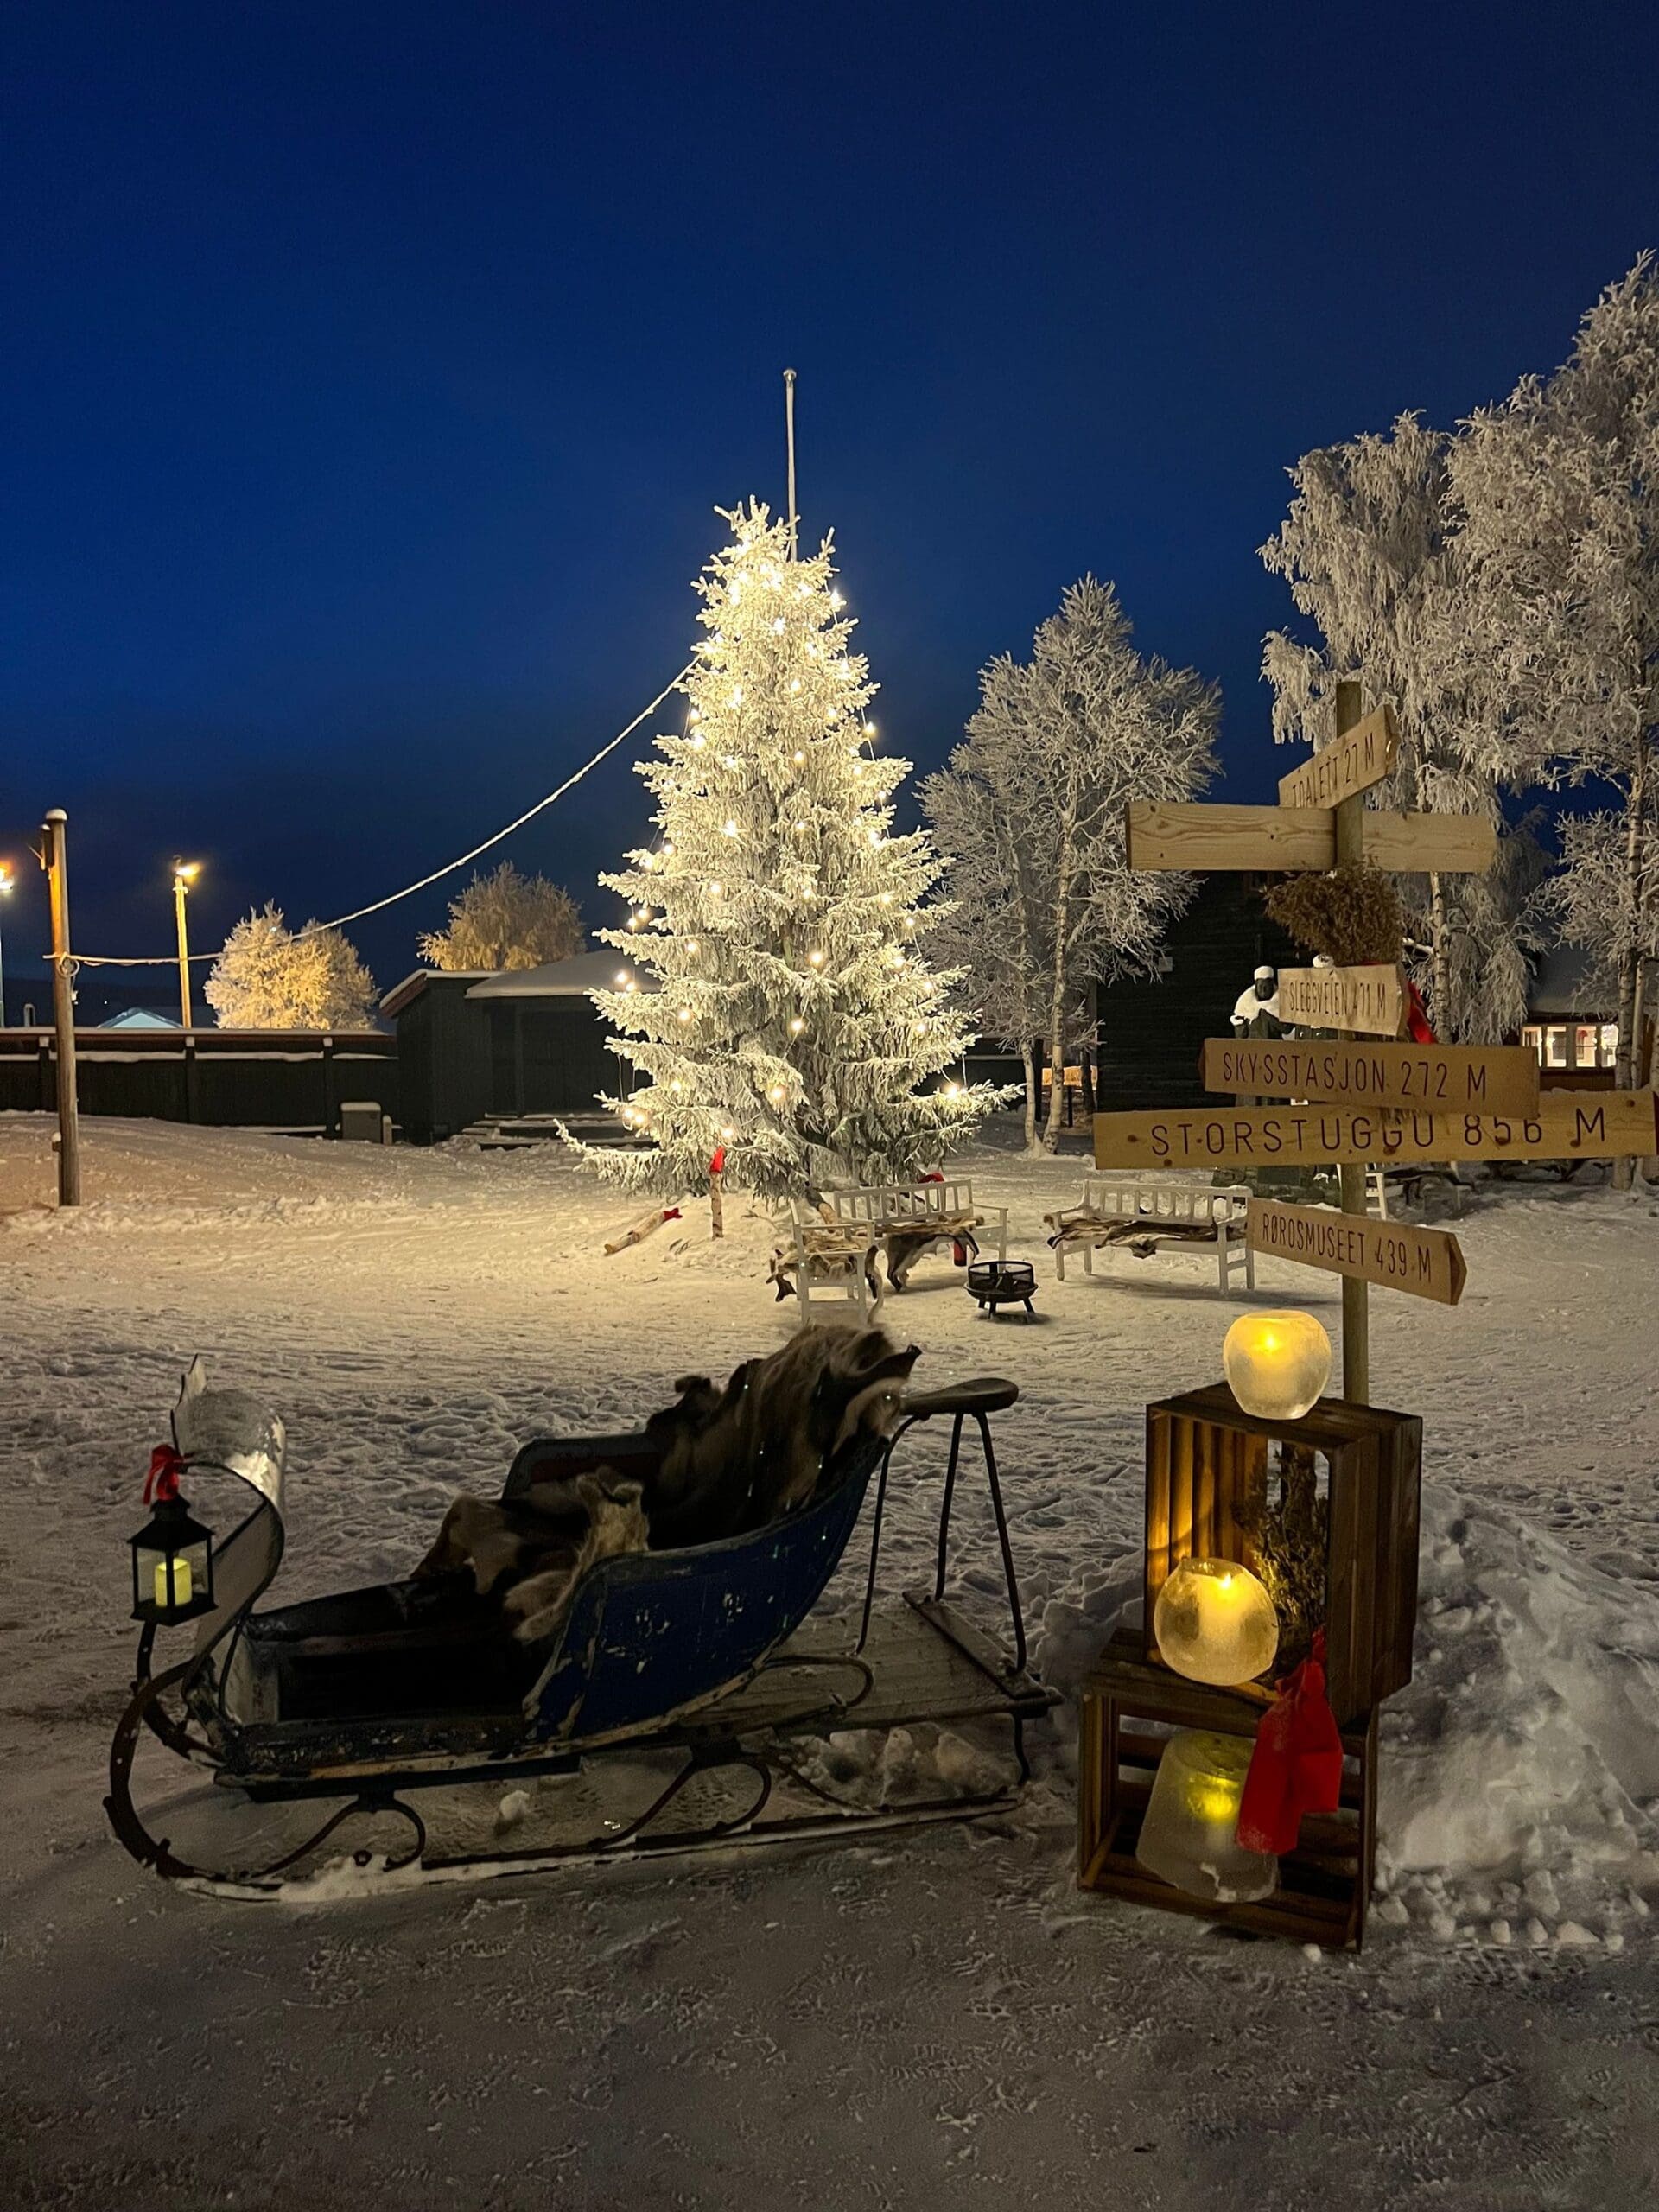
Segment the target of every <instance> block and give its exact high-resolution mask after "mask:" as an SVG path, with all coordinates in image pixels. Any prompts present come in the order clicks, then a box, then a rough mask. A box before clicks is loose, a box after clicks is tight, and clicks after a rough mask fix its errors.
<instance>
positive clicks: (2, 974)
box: [0, 861, 17, 1029]
mask: <svg viewBox="0 0 1659 2212" xmlns="http://www.w3.org/2000/svg"><path fill="white" fill-rule="evenodd" d="M16 888H17V880H16V877H15V876H14V875H13V874H12V872H11V862H10V861H0V899H10V896H11V894H12V893H13V892H14V891H15V890H16ZM5 1026H6V956H5V948H4V946H3V944H0V1029H3V1028H4V1027H5Z"/></svg>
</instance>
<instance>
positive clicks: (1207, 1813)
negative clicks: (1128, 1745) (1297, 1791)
mask: <svg viewBox="0 0 1659 2212" xmlns="http://www.w3.org/2000/svg"><path fill="white" fill-rule="evenodd" d="M1250 1750H1251V1745H1250V1740H1249V1738H1248V1737H1246V1736H1220V1735H1216V1734H1214V1733H1212V1732H1211V1731H1210V1730H1208V1729H1205V1728H1180V1729H1178V1730H1177V1731H1176V1732H1175V1733H1174V1735H1173V1736H1172V1737H1171V1738H1170V1739H1169V1742H1168V1743H1167V1745H1166V1746H1165V1749H1164V1756H1163V1758H1161V1759H1160V1761H1159V1764H1158V1772H1157V1774H1156V1776H1155V1777H1154V1780H1153V1785H1152V1796H1151V1799H1150V1801H1149V1802H1148V1803H1147V1816H1146V1818H1145V1820H1144V1821H1142V1822H1141V1840H1140V1841H1139V1842H1138V1843H1137V1844H1136V1845H1135V1857H1136V1858H1137V1859H1139V1860H1140V1862H1141V1865H1142V1866H1144V1867H1146V1868H1147V1871H1148V1872H1151V1873H1154V1874H1156V1875H1157V1876H1159V1878H1160V1879H1161V1880H1163V1881H1166V1882H1169V1883H1171V1884H1173V1886H1174V1887H1175V1888H1176V1889H1178V1890H1184V1891H1185V1892H1186V1894H1187V1896H1188V1897H1204V1898H1205V1899H1207V1900H1208V1901H1209V1902H1210V1903H1211V1904H1247V1903H1249V1900H1250V1899H1252V1898H1254V1897H1268V1896H1269V1895H1270V1894H1271V1892H1272V1891H1273V1890H1274V1886H1275V1885H1276V1884H1277V1882H1278V1879H1279V1862H1278V1860H1277V1859H1274V1857H1273V1856H1272V1855H1271V1854H1270V1853H1265V1852H1260V1851H1245V1850H1243V1848H1241V1847H1240V1845H1239V1843H1238V1840H1237V1837H1236V1830H1237V1827H1238V1808H1239V1804H1240V1802H1241V1800H1242V1799H1243V1795H1244V1777H1245V1776H1246V1775H1247V1774H1248V1773H1249V1766H1250Z"/></svg>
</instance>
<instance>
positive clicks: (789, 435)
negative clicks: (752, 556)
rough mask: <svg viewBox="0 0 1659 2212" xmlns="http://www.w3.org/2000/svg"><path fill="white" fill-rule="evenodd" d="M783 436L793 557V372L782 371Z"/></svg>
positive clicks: (796, 524) (796, 520)
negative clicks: (786, 451)
mask: <svg viewBox="0 0 1659 2212" xmlns="http://www.w3.org/2000/svg"><path fill="white" fill-rule="evenodd" d="M784 438H785V443H786V444H787V446H788V448H789V557H790V559H791V561H792V560H793V559H794V558H795V539H796V534H797V531H798V529H799V526H800V518H799V516H798V515H797V513H796V512H795V372H794V370H793V369H785V371H784Z"/></svg>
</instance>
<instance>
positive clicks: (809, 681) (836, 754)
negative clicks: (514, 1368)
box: [589, 504, 1001, 1198]
mask: <svg viewBox="0 0 1659 2212" xmlns="http://www.w3.org/2000/svg"><path fill="white" fill-rule="evenodd" d="M724 519H725V520H726V521H728V523H729V524H731V528H732V537H731V542H730V543H728V545H726V546H724V547H723V548H722V549H721V550H720V551H719V552H718V553H716V554H715V556H714V558H713V560H712V561H711V562H710V563H709V566H708V567H707V569H705V570H704V572H703V574H702V577H701V578H700V579H699V580H698V584H697V589H698V592H699V594H700V595H701V598H702V612H701V614H700V616H699V618H698V619H699V620H700V621H701V623H702V629H703V637H702V641H701V643H700V645H699V646H698V649H697V652H696V657H695V666H694V671H693V673H692V674H691V675H690V677H687V679H686V682H685V685H684V690H685V693H686V696H687V700H688V708H687V713H686V717H685V728H684V730H683V733H682V734H679V735H677V736H659V737H658V739H657V741H656V751H655V753H654V754H653V756H652V758H650V759H649V760H645V761H642V762H641V763H640V764H639V773H640V774H641V775H642V776H643V777H644V778H645V782H646V784H647V785H648V786H649V787H650V789H651V791H652V795H653V797H654V798H655V799H656V801H657V808H656V813H655V815H654V817H653V819H654V821H655V823H656V824H657V828H658V832H659V835H658V839H657V841H656V842H655V844H654V845H653V846H652V847H651V848H649V849H641V850H639V851H636V852H633V853H631V854H629V855H628V856H627V858H628V863H629V864H628V866H627V867H626V868H624V869H622V870H621V871H620V872H619V873H618V874H614V875H606V876H603V877H601V881H602V882H603V883H605V884H607V886H608V887H610V888H612V889H613V890H615V891H618V892H620V893H621V894H622V896H623V897H624V898H625V899H627V900H628V901H629V902H630V906H631V910H632V911H631V918H630V921H629V924H628V926H627V927H626V928H625V929H620V930H610V931H601V932H600V934H601V937H602V938H604V941H605V942H606V943H607V944H613V945H615V946H616V947H617V948H618V950H619V951H620V953H621V955H622V956H623V957H622V960H621V963H620V966H619V969H618V974H617V982H616V988H614V989H612V990H607V991H602V992H596V993H595V994H594V1001H595V1003H596V1004H597V1005H598V1007H599V1008H600V1010H601V1013H602V1014H604V1015H606V1016H607V1019H608V1020H610V1021H611V1022H613V1024H614V1025H615V1027H616V1029H617V1031H618V1032H619V1034H618V1035H617V1036H615V1037H613V1039H611V1040H610V1042H611V1049H612V1050H613V1051H614V1052H619V1053H620V1055H621V1056H622V1057H623V1058H626V1059H627V1060H629V1061H631V1062H632V1065H633V1066H634V1068H635V1069H636V1070H637V1071H639V1077H640V1080H639V1082H638V1083H637V1084H636V1085H635V1087H634V1088H633V1090H632V1092H631V1093H630V1095H629V1096H627V1097H626V1099H613V1100H611V1101H609V1102H608V1103H611V1104H612V1105H613V1106H615V1107H616V1109H617V1110H618V1111H619V1112H620V1113H621V1114H622V1116H623V1117H624V1119H625V1120H626V1121H628V1122H629V1123H630V1125H631V1126H632V1127H634V1128H638V1129H639V1130H640V1131H641V1132H642V1133H643V1134H644V1135H646V1136H647V1137H648V1138H649V1140H650V1142H649V1145H648V1146H647V1147H646V1148H645V1149H643V1150H641V1151H639V1152H636V1153H633V1154H626V1153H615V1152H594V1153H592V1154H589V1157H590V1158H591V1159H592V1160H593V1162H594V1165H595V1166H597V1167H598V1168H599V1169H600V1171H601V1173H604V1174H606V1175H607V1176H608V1177H609V1178H611V1179H613V1180H617V1181H620V1182H624V1183H626V1184H627V1185H629V1186H630V1187H632V1188H637V1189H639V1190H642V1191H647V1192H664V1193H672V1194H677V1193H679V1192H688V1191H690V1192H699V1191H702V1190H706V1189H707V1188H708V1187H709V1163H710V1161H711V1160H712V1159H713V1157H714V1155H715V1153H716V1152H717V1151H719V1150H720V1149H721V1147H724V1153H725V1161H724V1170H725V1176H726V1179H727V1181H728V1184H729V1183H736V1184H741V1185H745V1186H747V1188H749V1189H751V1190H753V1191H756V1192H760V1194H761V1195H763V1196H764V1197H766V1198H783V1197H785V1196H789V1195H799V1194H804V1193H806V1192H811V1191H817V1190H819V1189H822V1188H823V1186H825V1185H829V1184H832V1183H846V1182H848V1181H857V1182H889V1181H895V1180H909V1179H912V1178H914V1177H915V1176H917V1175H918V1174H919V1173H923V1172H924V1171H925V1170H927V1169H930V1168H932V1167H935V1166H938V1163H939V1160H940V1159H941V1158H942V1156H943V1155H944V1153H945V1152H946V1151H947V1150H948V1148H949V1147H951V1146H952V1145H955V1144H957V1143H960V1142H961V1141H963V1139H965V1138H967V1137H969V1136H970V1135H972V1133H973V1131H974V1129H975V1128H976V1126H977V1124H978V1123H979V1122H980V1120H981V1119H982V1116H984V1115H985V1114H987V1113H988V1112H989V1111H990V1110H991V1109H993V1108H994V1107H995V1105H997V1104H998V1103H1000V1102H1001V1093H1000V1092H998V1091H996V1090H993V1089H990V1088H989V1087H987V1086H983V1085H981V1086H977V1087H974V1088H969V1087H966V1086H964V1085H963V1084H960V1083H958V1082H955V1081H952V1080H950V1079H949V1076H948V1071H949V1070H950V1068H951V1067H952V1065H954V1064H955V1063H956V1062H957V1061H958V1060H959V1059H960V1057H961V1054H962V1052H963V1046H964V1044H965V1042H966V1039H967V1038H968V1037H969V1035H970V1034H971V1025H970V1024H969V1022H968V1021H967V1020H964V1019H963V1016H962V1014H960V1013H958V1012H955V1011H952V1010H950V1005H949V995H950V988H951V986H952V985H953V984H954V983H955V982H956V981H957V975H956V973H955V972H946V973H941V974H936V973H934V972H933V971H932V970H931V969H930V968H929V967H928V965H927V963H926V961H925V958H924V957H923V956H922V953H921V951H920V950H919V946H918V939H919V938H921V937H922V935H923V934H924V932H925V927H926V925H927V922H928V920H929V919H930V918H931V917H932V915H935V914H937V913H938V912H940V911H942V910H940V909H938V908H935V909H933V910H931V913H930V911H929V910H927V909H925V908H924V907H923V906H922V904H921V902H922V900H923V899H925V895H926V893H927V892H928V891H929V889H930V887H931V886H932V884H933V883H934V882H935V880H937V878H938V875H939V874H940V873H941V863H940V862H939V861H938V860H937V859H936V858H935V857H934V855H933V852H932V849H931V845H930V843H929V841H928V839H927V836H926V835H925V833H924V832H919V831H915V832H912V833H910V834H908V835H905V836H895V835H894V834H893V806H892V800H893V792H894V791H895V790H896V788H897V787H898V785H899V784H900V783H901V782H902V781H903V779H904V778H905V776H906V773H907V772H908V770H909V766H910V764H909V762H908V761H905V760H893V759H892V758H881V757H880V756H879V755H878V754H877V753H876V752H875V750H874V734H875V733H874V728H873V726H872V725H871V724H870V723H869V722H868V721H867V720H866V718H865V710H866V709H867V707H868V704H869V702H870V699H871V697H872V696H873V693H874V685H873V684H872V683H870V681H869V677H868V671H867V668H866V664H865V662H864V660H863V658H862V657H861V655H859V654H857V653H855V652H850V651H849V639H850V636H851V633H852V628H853V625H852V621H851V620H850V618H849V616H848V615H847V614H846V613H843V611H842V607H843V601H842V595H841V594H840V593H839V592H838V591H837V590H836V589H835V588H834V582H833V579H834V575H835V571H834V569H833V568H832V566H831V563H830V549H829V542H828V541H827V540H826V542H825V543H824V544H823V547H822V549H821V550H819V551H818V552H817V554H815V555H812V556H810V557H808V558H805V559H799V558H797V557H795V556H793V555H792V554H791V544H790V531H789V528H788V525H787V524H785V522H783V521H781V520H779V521H773V520H772V518H771V517H770V516H769V514H768V512H767V511H766V508H765V507H764V506H761V505H758V504H752V505H749V506H747V507H746V508H740V509H738V510H737V511H736V512H734V513H732V514H728V515H725V516H724ZM940 1077H944V1078H945V1079H944V1080H943V1081H939V1080H938V1078H940ZM930 1083H931V1084H934V1085H935V1087H932V1088H923V1087H922V1086H924V1085H926V1084H930Z"/></svg>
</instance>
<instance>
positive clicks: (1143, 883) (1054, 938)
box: [950, 576, 1219, 1152]
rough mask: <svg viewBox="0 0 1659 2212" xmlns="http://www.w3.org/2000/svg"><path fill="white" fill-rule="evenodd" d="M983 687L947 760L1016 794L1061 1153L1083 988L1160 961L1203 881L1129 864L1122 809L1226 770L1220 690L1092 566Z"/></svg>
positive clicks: (1184, 793) (1011, 802)
mask: <svg viewBox="0 0 1659 2212" xmlns="http://www.w3.org/2000/svg"><path fill="white" fill-rule="evenodd" d="M980 686H981V697H980V703H979V706H978V707H977V709H976V710H975V712H974V714H973V715H972V717H971V719H970V720H969V724H968V736H967V741H966V743H965V744H963V745H961V746H959V747H957V750H956V752H955V753H953V754H952V755H951V761H950V766H951V768H952V770H953V771H955V772H957V773H958V774H960V775H963V776H964V777H977V778H978V779H980V780H981V781H982V783H983V784H984V785H985V786H986V788H987V789H988V791H990V792H991V793H992V794H993V799H994V803H995V800H996V798H997V797H998V795H1000V794H1003V793H1006V794H1007V795H1008V808H1009V811H1008V829H1009V833H1010V834H1011V836H1013V837H1014V839H1015V840H1016V841H1017V849H1018V854H1019V858H1020V863H1021V866H1022V873H1021V874H1020V877H1019V878H1018V880H1020V882H1021V883H1022V884H1023V885H1026V886H1028V887H1029V888H1030V892H1031V896H1030V899H1029V901H1028V902H1027V899H1024V898H1023V897H1022V899H1021V901H1020V905H1021V907H1022V910H1024V911H1028V912H1030V913H1031V914H1032V916H1033V928H1032V931H1031V935H1030V938H1029V941H1028V944H1027V954H1026V957H1025V958H1026V964H1025V966H1024V968H1023V969H1022V986H1023V985H1026V984H1028V983H1029V982H1030V981H1031V980H1032V976H1031V966H1032V964H1033V963H1035V962H1036V960H1037V959H1038V958H1039V957H1040V959H1041V963H1042V969H1041V980H1042V994H1041V1000H1040V1007H1041V1014H1042V1037H1043V1041H1044V1044H1045V1046H1046V1052H1047V1058H1048V1064H1049V1066H1050V1068H1051V1070H1052V1082H1051V1085H1050V1090H1049V1100H1048V1116H1047V1121H1046V1126H1045V1127H1044V1129H1043V1131H1042V1140H1041V1141H1042V1143H1043V1145H1044V1147H1045V1148H1046V1149H1047V1150H1048V1151H1051V1152H1052V1151H1053V1149H1054V1148H1055V1147H1056V1146H1057V1145H1058V1141H1059V1133H1060V1113H1061V1108H1062V1104H1063V1097H1062V1085H1061V1081H1060V1075H1061V1071H1062V1070H1063V1069H1064V1067H1065V1056H1066V1050H1067V1047H1068V1046H1069V1045H1071V1044H1072V1043H1073V1042H1075V1041H1076V1039H1077V1025H1078V1007H1079V1002H1080V1001H1081V999H1082V997H1083V995H1084V991H1085V988H1086V986H1087V985H1088V984H1089V983H1090V982H1109V981H1110V980H1111V979H1112V978H1113V977H1114V976H1121V975H1132V974H1146V973H1148V972H1150V971H1151V969H1152V967H1153V963H1154V959H1155V957H1156V955H1157V951H1158V948H1159V946H1160V944H1161V943H1162V940H1163V934H1164V931H1165V928H1166V925H1167V924H1168V923H1169V922H1170V920H1171V919H1172V918H1173V917H1174V916H1175V915H1176V914H1178V913H1179V912H1180V911H1181V909H1182V907H1183V906H1185V903H1186V901H1187V899H1189V898H1190V897H1191V895H1192V878H1191V877H1190V876H1184V875H1164V874H1147V873H1143V872H1136V871H1135V870H1132V869H1131V868H1130V867H1129V864H1128V852H1127V849H1126V846H1125V836H1124V811H1125V808H1126V806H1127V804H1128V801H1129V800H1130V799H1132V798H1141V799H1153V800H1160V799H1161V800H1166V801H1175V800H1181V799H1188V798H1192V797H1193V796H1194V795H1195V793H1197V792H1198V791H1201V790H1202V789H1203V788H1204V786H1205V784H1206V783H1208V781H1209V780H1210V779H1211V776H1212V775H1213V774H1214V772H1215V767H1216V758H1215V751H1214V744H1215V731H1216V718H1217V708H1218V704H1219V696H1218V693H1217V689H1216V687H1215V685H1214V684H1212V683H1205V681H1204V679H1203V678H1202V677H1199V676H1198V675H1197V674H1196V673H1195V672H1194V671H1192V669H1177V668H1172V667H1171V666H1170V665H1169V664H1168V663H1167V662H1166V661H1163V660H1160V659H1159V658H1155V657H1154V658H1151V659H1147V658H1145V657H1144V656H1143V655H1141V653H1139V652H1136V651H1135V645H1134V643H1133V632H1132V630H1131V627H1130V624H1129V620H1128V616H1127V615H1126V614H1125V613H1124V612H1123V609H1122V605H1121V604H1120V602H1119V601H1118V597H1117V593H1116V589H1115V588H1114V587H1113V586H1112V585H1110V584H1109V583H1107V584H1103V583H1100V582H1097V581H1096V579H1095V578H1094V577H1093V576H1084V578H1083V579H1082V581H1081V582H1077V583H1075V584H1073V585H1072V586H1071V588H1070V589H1069V590H1068V591H1067V592H1066V594H1065V598H1064V599H1063V600H1062V601H1061V602H1060V607H1059V611H1058V613H1055V614H1052V615H1051V616H1050V617H1049V618H1048V620H1047V621H1046V622H1044V623H1043V624H1042V625H1041V626H1040V627H1039V630H1038V632H1037V635H1036V638H1035V639H1034V641H1033V651H1032V658H1031V659H1030V660H1029V661H1027V662H1016V661H1014V660H1013V659H1012V658H1010V657H1008V656H1007V655H1004V656H1003V657H1002V658H1000V659H998V660H995V661H993V662H992V663H991V664H990V666H989V667H988V668H987V669H986V670H984V671H983V672H982V676H981V678H980ZM1039 918H1040V921H1039ZM1039 948H1040V954H1039Z"/></svg>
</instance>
